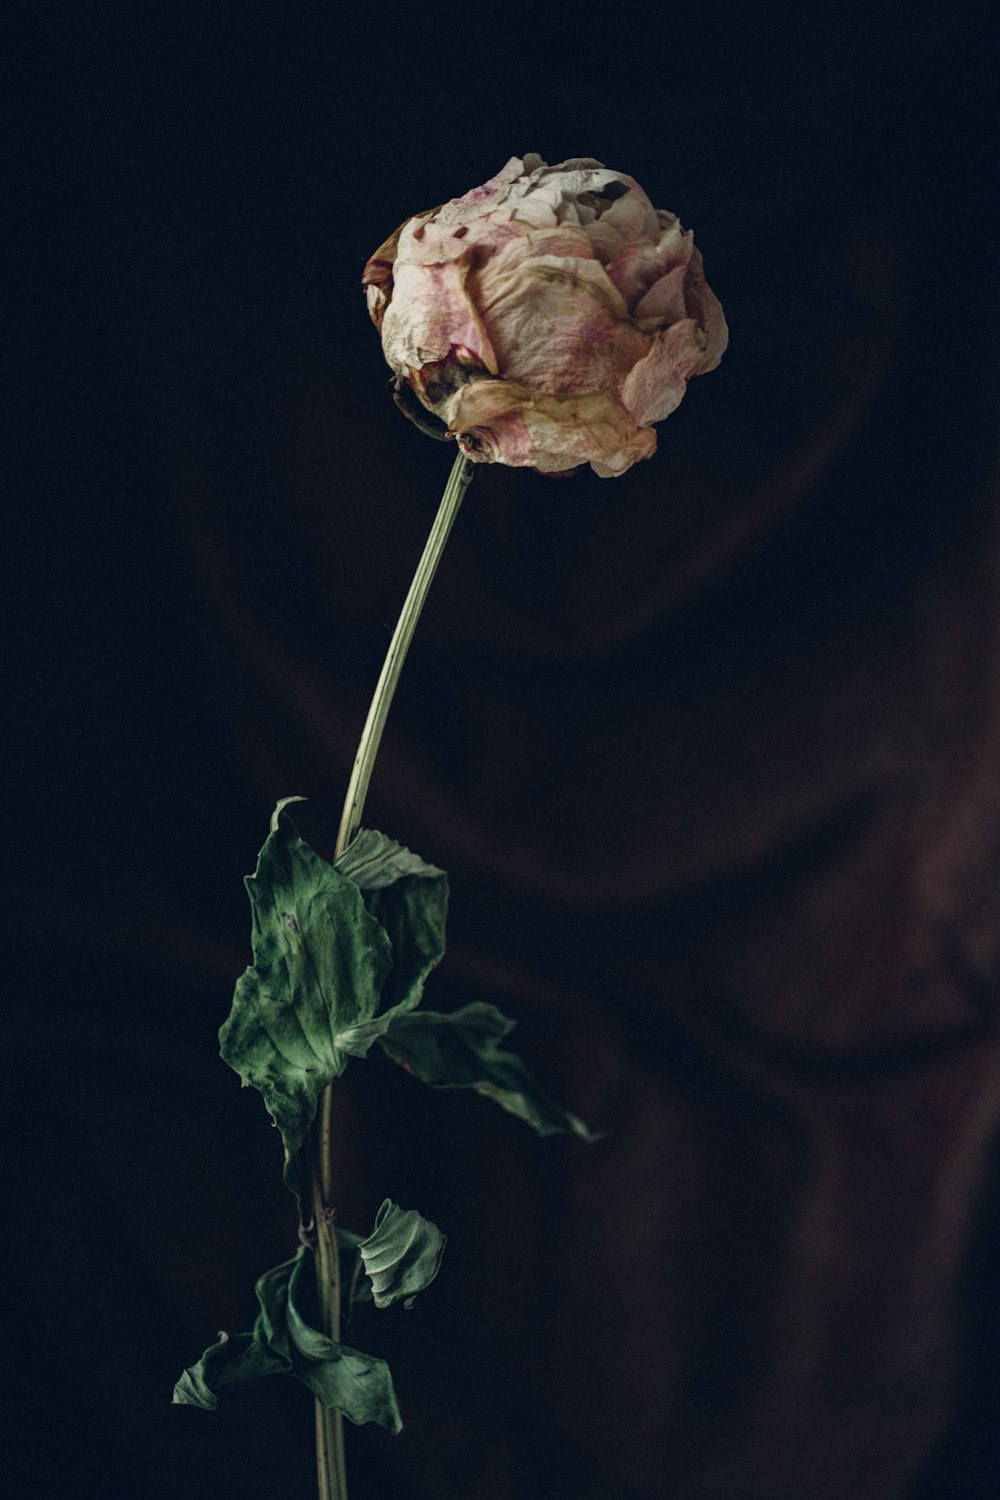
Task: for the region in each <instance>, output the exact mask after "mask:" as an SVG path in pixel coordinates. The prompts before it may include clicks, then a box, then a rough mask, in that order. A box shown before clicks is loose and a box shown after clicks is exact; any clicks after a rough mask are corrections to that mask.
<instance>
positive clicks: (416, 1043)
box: [381, 1001, 599, 1141]
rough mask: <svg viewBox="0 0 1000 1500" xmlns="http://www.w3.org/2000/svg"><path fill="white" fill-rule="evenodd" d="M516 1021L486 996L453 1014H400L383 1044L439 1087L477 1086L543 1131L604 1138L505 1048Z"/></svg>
mask: <svg viewBox="0 0 1000 1500" xmlns="http://www.w3.org/2000/svg"><path fill="white" fill-rule="evenodd" d="M514 1024H515V1023H514V1022H513V1021H511V1020H509V1019H508V1018H507V1017H506V1016H504V1015H502V1014H501V1013H500V1011H498V1010H497V1008H496V1006H494V1005H487V1004H486V1003H485V1002H483V1001H477V1002H475V1003H474V1004H472V1005H466V1006H464V1007H463V1008H462V1009H461V1010H457V1011H453V1012H451V1013H450V1014H447V1015H446V1014H442V1013H441V1012H439V1011H429V1010H420V1011H415V1012H413V1013H412V1014H402V1015H398V1016H396V1017H394V1018H393V1020H392V1024H391V1025H390V1027H389V1029H388V1031H387V1032H386V1034H385V1036H384V1037H382V1038H381V1046H382V1048H383V1050H384V1051H385V1052H386V1053H387V1054H388V1056H389V1057H391V1058H392V1060H393V1062H397V1063H399V1064H400V1066H401V1067H403V1068H405V1069H406V1071H407V1072H408V1073H412V1074H413V1075H414V1076H415V1077H416V1078H419V1079H421V1080H422V1081H423V1082H424V1083H429V1084H430V1085H431V1086H432V1087H433V1088H438V1089H455V1088H471V1089H475V1090H476V1092H477V1093H479V1094H485V1095H486V1096H487V1098H489V1099H495V1100H496V1102H497V1103H498V1104H499V1105H500V1106H501V1108H502V1109H506V1110H508V1111H509V1112H510V1113H511V1114H513V1115H517V1116H518V1117H519V1118H520V1119H522V1120H526V1121H527V1123H528V1124H529V1125H532V1126H534V1128H535V1129H536V1130H537V1131H538V1133H539V1135H553V1134H555V1133H557V1132H564V1133H571V1134H573V1135H578V1136H581V1137H582V1138H583V1139H584V1140H586V1141H594V1140H597V1139H599V1137H597V1136H595V1135H593V1134H592V1133H591V1131H590V1130H588V1128H587V1126H586V1125H584V1123H583V1121H582V1120H578V1119H577V1118H576V1116H575V1115H571V1114H569V1113H568V1112H567V1111H566V1110H564V1109H561V1108H560V1106H559V1105H558V1104H556V1103H554V1101H553V1100H552V1099H550V1098H549V1096H548V1094H546V1093H545V1092H544V1091H543V1090H542V1089H541V1088H540V1087H539V1085H538V1084H537V1083H536V1082H535V1079H534V1078H533V1077H532V1075H531V1073H529V1071H528V1069H527V1068H526V1067H525V1065H524V1063H523V1062H522V1061H521V1059H520V1058H519V1057H518V1056H517V1054H516V1053H514V1052H506V1051H504V1050H503V1049H502V1048H501V1046H500V1043H501V1042H502V1041H503V1039H504V1037H505V1036H507V1034H508V1033H509V1032H510V1031H511V1030H512V1029H513V1027H514Z"/></svg>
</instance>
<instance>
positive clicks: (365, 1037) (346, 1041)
mask: <svg viewBox="0 0 1000 1500" xmlns="http://www.w3.org/2000/svg"><path fill="white" fill-rule="evenodd" d="M334 867H335V869H337V870H339V871H340V873H341V874H343V875H347V876H348V878H349V879H351V880H353V881H354V882H355V883H356V884H357V885H358V887H359V889H360V890H361V893H362V896H363V898H364V903H365V906H366V908H367V909H368V911H369V912H370V914H371V915H372V916H373V917H374V918H375V920H376V921H377V922H378V923H379V925H380V926H381V927H382V929H383V931H384V932H385V934H386V936H387V937H388V939H389V943H390V947H391V953H392V971H391V973H390V974H389V976H388V978H387V980H386V982H385V984H384V986H383V990H382V1003H381V1005H380V1007H379V1014H378V1016H377V1017H376V1018H375V1019H373V1020H372V1021H369V1022H367V1023H364V1022H362V1023H361V1024H359V1025H357V1026H354V1027H352V1028H351V1029H350V1030H349V1031H347V1032H344V1033H342V1034H341V1036H340V1037H339V1038H338V1042H339V1044H340V1046H342V1047H344V1048H345V1049H347V1050H351V1051H354V1052H355V1053H356V1055H359V1056H361V1055H363V1054H364V1053H365V1052H367V1051H368V1049H369V1048H370V1047H371V1045H372V1043H373V1042H374V1041H377V1039H378V1038H379V1037H380V1036H382V1035H384V1033H385V1031H386V1028H387V1026H388V1024H389V1021H390V1019H391V1018H392V1017H393V1016H394V1015H397V1014H400V1013H402V1012H404V1011H408V1010H412V1009H413V1008H414V1006H416V1005H418V1004H419V1003H420V999H421V996H422V994H423V989H424V983H425V981H426V979H427V976H428V974H429V973H430V972H431V970H432V969H433V968H434V966H435V965H436V964H438V963H440V961H441V958H442V956H443V954H444V931H445V921H446V918H447V914H448V878H447V876H446V875H445V873H444V871H443V870H439V869H437V868H436V866H434V865H429V864H427V863H426V862H425V861H424V860H422V859H420V858H419V856H418V855H416V854H413V853H411V851H410V850H409V849H404V848H403V846H402V844H397V843H395V841H394V840H392V839H389V838H386V836H385V834H384V833H376V832H375V831H374V830H373V829H369V828H362V829H361V831H360V832H359V833H358V835H357V837H356V838H355V839H354V840H353V841H352V842H351V844H350V845H349V846H348V848H347V849H346V850H345V851H344V853H343V854H341V855H340V857H339V858H338V859H337V860H336V861H335V866H334Z"/></svg>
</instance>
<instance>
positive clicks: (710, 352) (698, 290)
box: [684, 250, 729, 375]
mask: <svg viewBox="0 0 1000 1500" xmlns="http://www.w3.org/2000/svg"><path fill="white" fill-rule="evenodd" d="M684 301H685V304H686V306H687V310H688V313H689V314H690V315H691V316H692V317H694V318H695V319H696V320H697V321H698V323H699V324H700V325H701V327H702V328H703V329H704V331H705V352H704V354H703V355H702V357H701V360H700V361H699V364H698V368H697V369H696V370H695V372H694V373H695V374H696V375H707V374H708V372H709V370H714V369H715V367H716V365H717V364H718V363H719V360H720V359H721V358H722V356H723V355H724V354H725V352H726V348H727V347H728V344H729V328H728V325H727V324H726V316H725V313H724V312H723V311H722V303H721V302H720V301H719V299H718V297H717V296H716V295H715V293H714V292H713V291H712V288H711V287H710V286H709V284H708V282H707V281H706V280H705V271H704V267H703V263H702V259H701V252H700V251H698V250H695V252H694V254H693V255H692V257H691V270H690V273H689V275H688V278H687V280H686V282H685V283H684Z"/></svg>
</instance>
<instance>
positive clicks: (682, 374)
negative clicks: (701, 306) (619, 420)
mask: <svg viewBox="0 0 1000 1500" xmlns="http://www.w3.org/2000/svg"><path fill="white" fill-rule="evenodd" d="M704 352H705V337H704V334H703V333H702V332H701V330H700V328H699V327H698V324H697V323H696V322H695V320H694V318H684V319H683V320H682V321H681V322H680V323H674V324H673V326H672V327H670V328H665V329H664V330H663V332H662V333H659V334H657V336H656V339H655V341H654V343H653V347H652V348H651V349H650V351H649V353H648V354H647V355H646V357H645V359H641V360H640V361H639V363H638V364H637V365H636V366H635V367H634V368H633V369H632V370H630V371H629V373H628V375H627V376H626V378H625V384H624V386H623V387H622V400H623V402H624V403H625V405H626V407H627V408H628V410H629V411H630V412H631V414H632V416H633V418H634V419H635V421H636V422H637V423H638V425H639V426H640V427H647V426H649V425H650V424H651V423H653V422H662V421H663V419H664V417H669V415H670V413H671V412H672V411H675V410H676V409H677V407H678V406H679V405H680V403H681V400H682V398H683V396H684V392H685V391H686V390H687V383H688V380H689V379H690V377H691V376H692V375H693V374H695V373H696V371H697V367H698V364H699V361H700V360H701V358H702V356H703V354H704Z"/></svg>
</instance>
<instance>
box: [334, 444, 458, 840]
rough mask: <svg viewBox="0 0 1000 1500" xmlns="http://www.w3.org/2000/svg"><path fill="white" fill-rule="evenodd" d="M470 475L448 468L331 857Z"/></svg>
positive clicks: (352, 828)
mask: <svg viewBox="0 0 1000 1500" xmlns="http://www.w3.org/2000/svg"><path fill="white" fill-rule="evenodd" d="M472 474H473V468H472V464H471V463H470V462H469V460H468V459H467V458H466V457H465V455H464V454H463V453H459V455H458V457H457V458H456V459H455V462H454V464H453V465H452V470H451V474H450V475H449V477H448V483H447V484H446V485H445V490H444V494H443V495H442V496H441V504H440V506H439V507H438V513H437V515H436V517H435V519H434V525H433V526H432V527H431V534H430V536H429V537H428V538H427V545H426V547H425V548H424V552H423V556H422V557H421V559H420V561H419V563H418V564H417V571H416V573H414V575H413V582H412V583H411V584H410V592H409V593H408V594H407V596H406V600H405V602H404V604H403V608H402V610H401V611H400V616H399V620H398V622H397V624H396V629H395V630H394V631H393V636H392V640H391V641H390V642H389V650H388V652H387V654H386V658H385V662H384V663H383V666H382V672H381V675H380V677H379V680H378V684H377V686H376V688H375V696H374V698H373V699H372V704H371V708H370V709H369V710H368V718H367V719H366V721H365V727H364V729H363V731H362V734H361V743H360V744H359V745H358V753H357V755H356V757H355V760H354V769H353V771H352V772H351V780H350V784H349V786H348V788H347V799H346V801H345V802H344V815H343V817H342V818H341V820H340V832H339V833H338V834H337V848H336V854H341V853H343V851H344V850H345V849H346V848H347V846H348V844H349V843H350V842H351V839H352V838H353V837H354V835H355V834H356V833H357V831H358V827H359V825H360V823H361V813H362V810H363V808H364V805H365V798H366V796H367V795H368V784H369V782H370V781H371V779H372V769H373V767H374V765H375V757H376V755H377V754H378V747H379V745H380V744H381V741H382V731H383V729H384V728H385V721H386V719H387V718H388V717H389V706H390V704H391V703H392V699H393V695H394V694H395V691H396V684H397V683H398V682H399V674H400V672H402V670H403V662H404V661H405V660H406V653H407V651H408V650H409V648H410V642H411V640H412V639H413V632H414V630H415V629H416V624H417V621H418V620H419V618H420V611H421V610H422V609H423V607H424V601H425V599H426V598H427V591H428V589H429V588H430V586H431V582H432V580H433V578H434V574H435V573H436V572H437V565H438V563H439V562H440V560H441V553H442V552H443V551H444V544H445V542H446V541H447V540H448V536H449V533H450V532H451V528H452V526H453V525H454V521H455V517H456V516H457V515H458V508H459V506H460V505H461V503H462V499H463V496H464V495H465V492H466V490H467V489H468V487H469V483H470V481H471V479H472ZM334 857H336V855H335V856H334Z"/></svg>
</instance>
